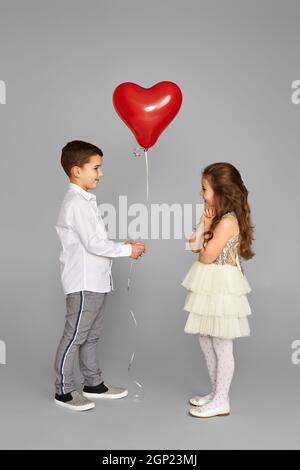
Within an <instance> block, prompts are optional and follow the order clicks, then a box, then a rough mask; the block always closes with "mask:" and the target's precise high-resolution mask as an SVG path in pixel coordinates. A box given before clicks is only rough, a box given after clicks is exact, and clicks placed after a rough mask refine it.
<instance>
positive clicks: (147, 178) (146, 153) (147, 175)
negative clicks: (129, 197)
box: [145, 150, 149, 201]
mask: <svg viewBox="0 0 300 470" xmlns="http://www.w3.org/2000/svg"><path fill="white" fill-rule="evenodd" d="M145 162H146V184H147V201H148V198H149V168H148V152H147V150H145Z"/></svg>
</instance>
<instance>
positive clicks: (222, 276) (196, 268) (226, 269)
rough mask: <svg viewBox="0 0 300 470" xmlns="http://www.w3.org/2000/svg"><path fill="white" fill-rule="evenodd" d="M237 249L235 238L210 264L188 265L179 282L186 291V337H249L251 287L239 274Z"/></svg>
mask: <svg viewBox="0 0 300 470" xmlns="http://www.w3.org/2000/svg"><path fill="white" fill-rule="evenodd" d="M227 216H233V217H236V215H235V213H234V212H228V213H227V214H225V215H224V216H223V217H227ZM238 248H239V234H237V235H236V236H234V237H233V238H231V239H230V240H228V241H227V243H226V245H225V246H224V248H223V250H222V252H221V253H220V255H219V256H218V258H217V259H216V260H215V261H214V262H213V263H210V264H205V263H201V261H195V262H194V263H193V264H192V266H191V268H190V269H189V271H188V273H187V274H186V276H185V278H184V280H183V282H182V286H183V287H185V288H186V289H187V290H188V291H189V292H188V294H187V297H186V300H185V304H184V310H186V311H188V312H189V316H188V319H187V322H186V325H185V328H184V331H185V332H186V333H198V334H203V335H210V336H216V337H220V338H231V339H232V338H239V337H242V336H249V335H250V328H249V322H248V318H247V317H248V316H249V315H250V314H251V309H250V305H249V303H248V299H247V294H248V293H249V292H251V287H250V285H249V283H248V281H247V279H246V276H245V275H244V273H243V271H242V268H241V264H240V259H239V254H238Z"/></svg>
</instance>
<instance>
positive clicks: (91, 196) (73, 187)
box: [69, 183, 96, 201]
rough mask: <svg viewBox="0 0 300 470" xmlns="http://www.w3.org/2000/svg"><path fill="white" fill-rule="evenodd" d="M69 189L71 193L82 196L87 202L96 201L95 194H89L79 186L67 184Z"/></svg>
mask: <svg viewBox="0 0 300 470" xmlns="http://www.w3.org/2000/svg"><path fill="white" fill-rule="evenodd" d="M69 189H72V190H73V191H77V192H78V193H80V194H82V196H83V197H85V199H87V200H88V201H89V200H90V199H96V196H95V194H92V193H89V192H88V191H86V190H85V189H82V188H81V187H80V186H78V184H75V183H69Z"/></svg>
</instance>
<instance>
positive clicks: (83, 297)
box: [54, 141, 145, 411]
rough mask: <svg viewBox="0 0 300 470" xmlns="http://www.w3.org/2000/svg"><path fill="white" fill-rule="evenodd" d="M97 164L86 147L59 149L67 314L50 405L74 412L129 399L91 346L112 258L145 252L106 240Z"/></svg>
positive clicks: (59, 227)
mask: <svg viewBox="0 0 300 470" xmlns="http://www.w3.org/2000/svg"><path fill="white" fill-rule="evenodd" d="M102 160H103V153H102V151H101V149H99V148H98V147H96V146H95V145H92V144H89V143H87V142H82V141H72V142H69V143H68V144H67V145H65V147H64V148H63V149H62V155H61V164H62V167H63V169H64V171H65V173H66V174H67V175H68V177H69V180H70V182H69V187H68V191H67V193H66V195H65V197H64V199H63V202H62V205H61V208H60V212H59V215H58V219H57V223H56V227H55V228H56V231H57V234H58V236H59V239H60V242H61V245H62V251H61V254H60V257H59V261H60V271H61V281H62V285H63V290H64V294H65V295H66V308H67V314H66V323H65V328H64V332H63V336H62V338H61V341H60V344H59V346H58V349H57V353H56V358H55V377H56V379H55V389H56V394H55V399H54V402H55V403H56V404H57V405H60V406H63V407H66V408H69V409H72V410H75V411H85V410H89V409H91V408H94V407H95V403H94V402H93V401H92V400H90V398H123V397H125V396H126V395H127V394H128V391H127V390H125V389H123V388H120V387H113V386H111V385H109V384H107V383H104V382H103V380H102V371H101V370H100V369H99V366H98V361H97V350H96V347H97V342H98V341H99V338H100V332H101V329H102V320H103V308H104V304H105V301H106V297H107V293H108V292H110V291H112V290H114V289H113V280H112V275H111V265H112V258H116V257H121V256H130V257H131V258H134V259H138V258H140V257H141V256H142V255H143V254H144V253H145V245H144V244H143V243H137V242H136V241H134V240H127V241H126V242H125V243H121V242H115V241H112V240H109V239H108V235H107V231H106V229H105V225H104V223H103V220H102V218H101V215H100V212H99V211H98V207H97V201H96V196H95V195H94V194H92V193H90V192H89V190H90V189H96V187H97V185H98V183H99V181H100V178H101V177H102V176H103V172H102ZM77 351H78V355H79V366H80V371H81V373H82V375H83V377H84V388H83V394H81V393H79V392H78V391H76V389H75V386H74V380H73V368H74V359H75V355H76V353H77Z"/></svg>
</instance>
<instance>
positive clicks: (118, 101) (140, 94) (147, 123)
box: [113, 81, 182, 151]
mask: <svg viewBox="0 0 300 470" xmlns="http://www.w3.org/2000/svg"><path fill="white" fill-rule="evenodd" d="M181 103H182V93H181V90H180V88H179V86H178V85H176V83H173V82H166V81H165V82H159V83H157V84H156V85H154V86H152V87H151V88H143V87H141V86H139V85H136V84H135V83H130V82H126V83H121V85H119V86H117V88H116V89H115V91H114V94H113V104H114V107H115V110H116V111H117V113H118V115H119V116H120V118H121V119H122V120H123V121H124V122H125V124H126V125H127V126H128V127H129V129H131V131H132V132H133V134H134V135H135V137H136V140H137V141H138V143H139V145H140V146H141V147H143V148H144V149H145V150H146V151H147V150H148V149H149V148H150V147H152V146H153V145H154V144H155V142H156V141H157V139H158V137H159V136H160V134H161V133H162V132H163V130H164V129H165V128H166V127H167V126H168V125H169V124H170V122H171V121H172V120H173V119H174V117H175V116H176V114H177V113H178V111H179V109H180V106H181Z"/></svg>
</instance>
